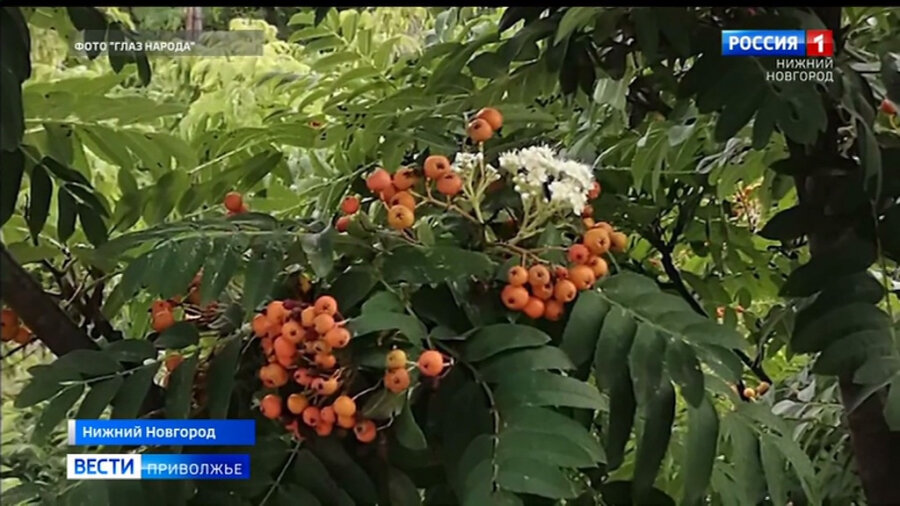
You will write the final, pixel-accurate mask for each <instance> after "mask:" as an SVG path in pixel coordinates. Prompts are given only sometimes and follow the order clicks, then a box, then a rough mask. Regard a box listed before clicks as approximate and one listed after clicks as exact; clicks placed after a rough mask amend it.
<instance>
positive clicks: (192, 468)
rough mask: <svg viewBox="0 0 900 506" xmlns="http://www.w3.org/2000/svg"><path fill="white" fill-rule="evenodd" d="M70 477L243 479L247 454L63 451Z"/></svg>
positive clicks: (247, 470) (247, 469)
mask: <svg viewBox="0 0 900 506" xmlns="http://www.w3.org/2000/svg"><path fill="white" fill-rule="evenodd" d="M66 476H67V478H68V479H70V480H246V479H249V478H250V456H249V455H234V454H218V453H211V454H199V453H184V454H169V453H143V454H141V453H108V454H100V453H85V454H69V455H66Z"/></svg>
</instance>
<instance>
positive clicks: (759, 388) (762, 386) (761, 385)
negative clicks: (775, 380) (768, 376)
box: [756, 381, 771, 395]
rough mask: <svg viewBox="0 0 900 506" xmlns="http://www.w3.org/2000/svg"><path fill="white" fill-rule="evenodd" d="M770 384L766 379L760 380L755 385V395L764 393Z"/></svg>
mask: <svg viewBox="0 0 900 506" xmlns="http://www.w3.org/2000/svg"><path fill="white" fill-rule="evenodd" d="M770 386H771V385H769V382H768V381H761V382H760V383H759V385H756V395H765V393H766V392H768V391H769V387H770Z"/></svg>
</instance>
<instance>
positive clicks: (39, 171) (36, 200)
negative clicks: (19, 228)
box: [25, 164, 53, 244]
mask: <svg viewBox="0 0 900 506" xmlns="http://www.w3.org/2000/svg"><path fill="white" fill-rule="evenodd" d="M52 192H53V183H52V182H51V181H50V176H49V175H47V169H46V168H44V166H43V165H42V164H37V165H35V166H34V167H32V168H31V195H30V198H29V202H28V213H27V214H26V215H25V221H26V222H27V223H28V230H29V231H30V232H31V237H32V239H33V240H34V243H35V244H37V241H38V234H40V233H41V230H43V228H44V224H45V223H47V214H48V213H49V212H50V197H51V196H52Z"/></svg>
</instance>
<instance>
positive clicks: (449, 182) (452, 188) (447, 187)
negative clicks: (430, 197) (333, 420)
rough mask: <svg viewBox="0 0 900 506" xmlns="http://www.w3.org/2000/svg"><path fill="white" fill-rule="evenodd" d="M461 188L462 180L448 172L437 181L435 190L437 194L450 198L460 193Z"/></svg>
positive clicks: (453, 173)
mask: <svg viewBox="0 0 900 506" xmlns="http://www.w3.org/2000/svg"><path fill="white" fill-rule="evenodd" d="M462 186H463V182H462V179H461V178H460V177H459V176H458V175H457V174H456V173H455V172H450V173H449V174H445V175H443V176H441V178H440V179H438V180H437V185H436V188H437V191H438V192H439V193H441V194H443V195H446V196H448V197H452V196H454V195H456V194H457V193H459V192H460V191H462Z"/></svg>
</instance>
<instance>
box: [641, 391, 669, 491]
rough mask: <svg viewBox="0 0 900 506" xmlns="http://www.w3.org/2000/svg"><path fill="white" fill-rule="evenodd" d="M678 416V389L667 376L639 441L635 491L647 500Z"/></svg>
mask: <svg viewBox="0 0 900 506" xmlns="http://www.w3.org/2000/svg"><path fill="white" fill-rule="evenodd" d="M674 420H675V389H674V388H672V384H671V383H670V382H669V381H668V380H665V381H663V382H662V384H661V385H659V390H657V391H656V392H655V394H654V395H653V397H651V398H650V400H649V403H648V404H647V411H646V417H645V420H644V429H643V431H642V434H641V440H640V441H639V442H638V444H637V456H636V457H635V464H634V481H633V483H632V484H633V486H634V495H635V497H636V498H637V499H638V500H639V501H640V502H641V503H642V504H646V503H647V502H646V501H647V498H648V497H649V494H650V491H651V490H652V489H653V482H654V481H655V480H656V473H657V472H658V471H659V466H660V464H662V460H663V457H664V456H665V455H666V451H667V450H668V448H669V439H670V438H671V437H672V422H674Z"/></svg>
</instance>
